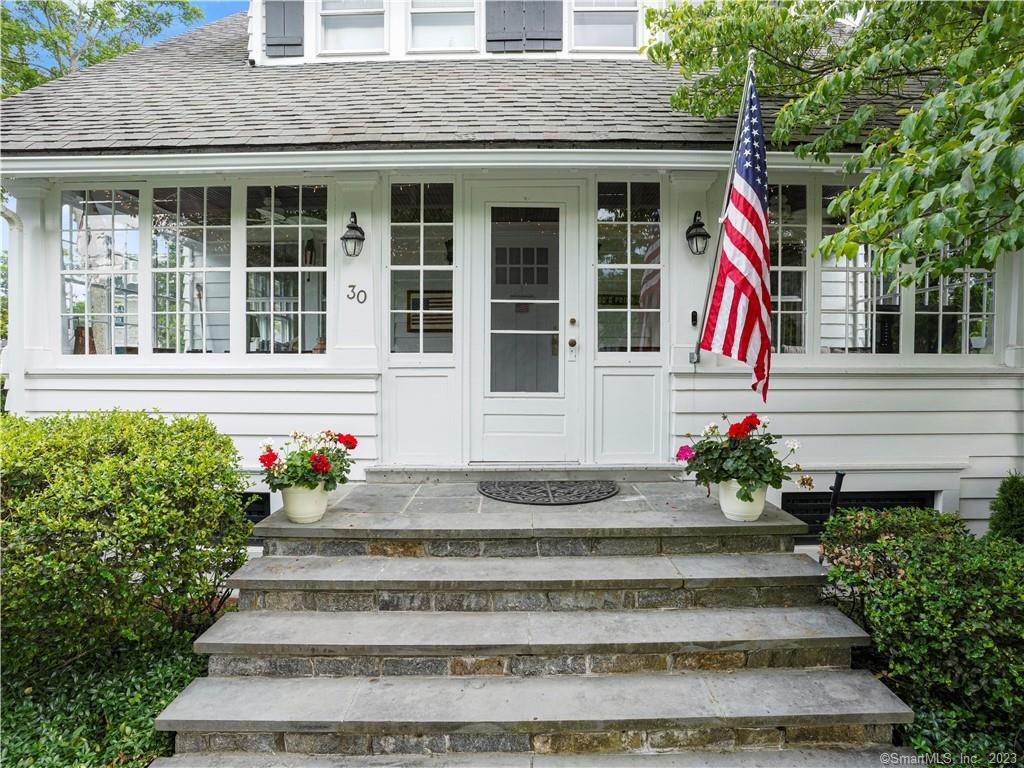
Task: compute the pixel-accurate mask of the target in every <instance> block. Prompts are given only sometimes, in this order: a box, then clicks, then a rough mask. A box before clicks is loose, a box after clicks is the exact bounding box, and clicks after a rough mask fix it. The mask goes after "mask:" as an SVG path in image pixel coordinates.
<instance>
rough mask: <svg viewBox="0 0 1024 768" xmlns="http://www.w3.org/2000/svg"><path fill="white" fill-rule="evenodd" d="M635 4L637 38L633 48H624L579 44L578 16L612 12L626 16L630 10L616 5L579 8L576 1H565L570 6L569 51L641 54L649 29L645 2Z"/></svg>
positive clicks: (637, 1) (568, 20)
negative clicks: (645, 33)
mask: <svg viewBox="0 0 1024 768" xmlns="http://www.w3.org/2000/svg"><path fill="white" fill-rule="evenodd" d="M634 3H635V5H636V7H635V9H633V12H634V14H635V15H636V27H635V29H636V33H635V36H634V38H633V45H632V46H628V45H626V46H623V45H580V44H579V43H577V42H576V14H578V13H584V14H585V13H598V12H604V13H607V12H610V11H615V12H618V13H623V14H625V13H626V12H627V11H629V10H630V9H629V8H623V7H621V6H614V5H599V6H593V7H591V6H584V7H579V8H578V7H577V6H576V0H565V4H566V6H568V14H567V15H568V18H567V20H566V26H567V31H568V37H569V41H570V45H569V46H567V47H568V50H569V51H570V52H577V51H578V52H582V53H588V52H594V51H598V52H609V53H639V49H640V45H641V40H642V38H643V34H644V31H645V30H646V28H647V25H646V24H645V23H644V13H643V12H644V2H643V0H634ZM563 37H565V35H563Z"/></svg>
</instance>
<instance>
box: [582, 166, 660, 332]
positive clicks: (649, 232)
mask: <svg viewBox="0 0 1024 768" xmlns="http://www.w3.org/2000/svg"><path fill="white" fill-rule="evenodd" d="M597 349H598V351H599V352H658V351H660V350H661V186H660V185H659V184H658V183H657V182H610V181H609V182H600V183H599V184H598V185H597Z"/></svg>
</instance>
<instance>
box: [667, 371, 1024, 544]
mask: <svg viewBox="0 0 1024 768" xmlns="http://www.w3.org/2000/svg"><path fill="white" fill-rule="evenodd" d="M747 385H748V377H747V376H746V375H738V374H736V373H733V372H717V373H716V372H714V371H706V370H705V371H702V372H700V373H698V374H696V375H694V374H692V373H677V374H674V375H673V377H672V397H671V411H672V412H671V426H672V434H673V438H674V442H673V444H674V445H677V444H679V443H680V442H682V441H683V440H684V436H685V434H686V433H687V432H691V433H699V432H700V431H701V430H702V429H703V427H704V425H705V424H707V423H709V422H712V421H718V420H719V419H720V418H721V415H722V414H723V413H730V414H732V415H735V416H737V417H739V416H742V415H743V414H744V413H746V412H749V411H756V412H757V413H758V414H761V415H762V416H763V417H766V418H768V419H769V420H770V421H771V428H772V431H773V432H776V433H778V434H781V435H784V436H785V437H787V438H793V439H796V440H799V441H800V443H801V449H800V452H799V455H798V459H799V460H800V461H801V462H803V463H804V464H807V465H809V466H811V467H813V470H814V471H812V474H813V475H814V476H815V478H816V481H817V483H818V486H819V488H824V487H827V485H828V483H827V480H828V477H829V474H830V472H831V471H832V470H834V469H845V470H847V471H848V472H849V473H850V474H848V476H847V482H846V484H845V485H844V488H846V489H847V490H890V491H893V490H920V491H935V492H936V493H937V494H939V496H938V497H937V500H938V501H939V502H940V503H941V504H942V506H943V508H947V509H959V511H960V514H961V515H962V516H963V517H964V519H965V520H966V521H967V523H968V526H969V527H970V528H971V529H972V530H974V531H976V532H979V533H980V532H983V531H984V530H985V527H986V523H985V521H986V520H987V519H988V517H989V504H990V503H991V500H992V498H993V497H994V496H995V493H996V489H997V488H998V486H999V482H1000V480H1002V478H1004V477H1005V476H1006V475H1007V474H1008V473H1009V472H1010V470H1012V469H1017V470H1021V469H1024V374H1022V373H1021V372H1007V373H987V372H977V373H974V374H971V373H969V372H964V371H950V372H949V373H948V374H947V373H943V372H941V371H939V372H935V371H932V372H928V373H926V374H922V373H921V372H915V371H912V370H907V371H898V370H897V371H891V372H886V373H879V372H877V371H876V372H870V373H869V372H858V371H852V372H851V371H836V372H834V373H828V372H821V371H813V372H809V373H808V374H807V375H801V374H798V373H788V372H787V373H786V374H784V375H781V376H778V377H777V378H776V379H774V380H773V381H772V390H771V395H770V397H769V403H768V405H765V404H764V403H762V402H761V400H760V398H759V397H757V396H756V395H755V394H754V393H752V392H750V391H749V390H748V388H747ZM822 481H826V482H822ZM943 495H945V498H944V500H943Z"/></svg>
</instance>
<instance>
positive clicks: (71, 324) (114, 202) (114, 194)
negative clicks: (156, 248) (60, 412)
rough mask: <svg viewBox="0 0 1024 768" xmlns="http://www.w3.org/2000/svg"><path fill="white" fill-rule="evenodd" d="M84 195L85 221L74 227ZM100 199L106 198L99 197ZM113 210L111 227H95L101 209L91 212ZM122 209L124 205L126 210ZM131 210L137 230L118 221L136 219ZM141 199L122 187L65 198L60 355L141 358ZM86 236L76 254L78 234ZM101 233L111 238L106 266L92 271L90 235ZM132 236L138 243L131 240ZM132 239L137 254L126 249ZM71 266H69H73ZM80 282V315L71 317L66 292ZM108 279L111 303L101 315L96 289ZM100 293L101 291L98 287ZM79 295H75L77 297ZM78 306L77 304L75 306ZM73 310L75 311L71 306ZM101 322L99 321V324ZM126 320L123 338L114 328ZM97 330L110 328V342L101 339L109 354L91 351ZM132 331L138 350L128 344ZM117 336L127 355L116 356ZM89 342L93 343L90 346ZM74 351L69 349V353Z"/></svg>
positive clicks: (66, 193) (89, 190)
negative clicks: (77, 262) (79, 337)
mask: <svg viewBox="0 0 1024 768" xmlns="http://www.w3.org/2000/svg"><path fill="white" fill-rule="evenodd" d="M77 195H80V196H81V197H80V203H81V218H80V219H79V220H78V223H77V225H76V226H71V225H72V222H73V216H74V214H73V211H72V208H73V207H74V202H73V201H74V200H75V196H77ZM100 195H102V197H100ZM130 200H134V204H133V205H130V204H129V202H128V201H130ZM103 204H107V205H109V214H108V215H109V218H110V222H109V225H108V226H95V227H94V226H92V224H91V222H92V221H94V218H99V212H98V209H97V210H96V212H93V209H94V208H95V207H96V206H97V205H103ZM122 205H123V206H125V207H124V209H122ZM132 207H133V208H134V225H133V226H118V222H119V220H120V219H121V217H122V216H127V217H128V219H129V221H130V220H131V219H132V218H133V216H132ZM140 207H141V196H140V192H139V189H137V188H136V189H127V188H125V189H119V188H103V189H98V188H84V189H75V190H65V191H63V192H62V193H61V252H60V254H59V257H60V270H59V271H60V291H61V296H60V326H61V335H62V342H61V351H62V354H70V355H107V354H130V355H133V354H138V353H139V316H140V307H139V275H140V259H141V253H142V243H141V210H140ZM79 232H83V233H84V234H85V243H86V250H85V253H84V254H81V253H78V252H77V248H78V246H79V244H80V243H79V242H78V237H77V236H76V235H77V233H79ZM93 232H95V233H97V234H99V233H102V234H103V235H104V236H107V237H108V248H109V251H108V258H107V263H106V264H105V265H100V266H93V265H91V264H90V262H91V261H92V260H93V258H94V257H93V254H92V252H91V248H90V246H91V245H92V242H93V240H92V234H91V233H93ZM132 233H134V238H132V237H130V235H131V234H132ZM132 240H134V243H135V246H134V254H132V253H130V251H129V250H128V245H129V244H130V243H131V242H132ZM120 243H123V244H124V250H123V251H122V252H121V253H118V247H119V244H120ZM76 254H77V255H78V256H79V257H81V258H82V262H81V264H80V265H79V266H77V267H76V266H75V265H74V263H75V256H76ZM119 257H120V261H121V264H122V268H120V269H117V268H115V265H116V264H117V262H118V258H119ZM132 262H134V268H130V267H129V265H130V264H131V263H132ZM69 263H70V264H71V266H69ZM78 279H80V280H81V286H82V299H81V301H82V311H81V312H73V311H68V310H69V307H68V296H69V293H68V287H69V286H73V285H75V284H76V281H77V280H78ZM102 279H105V280H106V283H107V285H108V286H109V287H108V288H107V298H106V303H107V307H108V308H109V311H98V310H97V309H96V308H95V307H94V306H93V302H94V299H93V296H92V293H93V287H94V286H95V285H102V284H101V283H99V282H98V280H102ZM133 279H134V285H135V291H134V296H135V312H129V311H128V308H129V306H130V303H131V299H130V297H131V295H132V291H131V285H132V280H133ZM118 282H120V284H121V288H120V291H121V294H120V295H118V293H117V291H118V288H117V285H118ZM100 290H103V289H102V288H100ZM75 293H76V291H72V292H71V295H72V296H73V295H74V294H75ZM120 302H123V305H124V306H123V309H122V311H120V312H118V311H117V306H118V304H119V303H120ZM75 303H76V304H77V302H75ZM72 308H73V307H72ZM97 318H99V320H98V322H97ZM119 318H120V319H122V320H123V322H122V323H121V325H120V327H121V328H123V330H122V331H121V333H120V334H117V333H116V329H117V328H118V327H119V326H118V324H117V320H118V319H119ZM79 320H80V321H81V323H82V325H81V326H79V325H78V324H77V321H79ZM96 326H99V327H100V328H103V327H106V329H107V330H106V337H105V339H103V340H104V341H106V342H107V343H108V345H109V350H108V351H106V352H99V351H92V347H93V346H95V345H96V342H97V339H96V338H95V336H94V335H93V330H94V328H95V327H96ZM78 327H82V328H83V334H82V346H81V351H76V347H77V339H76V338H75V336H76V330H75V329H76V328H78ZM132 328H134V330H135V344H134V347H133V346H132V345H130V344H129V343H128V342H129V340H130V337H129V332H130V330H131V329H132ZM117 335H120V336H121V340H122V341H123V342H124V343H123V344H121V345H120V346H121V347H122V348H123V351H121V352H118V351H117V347H118V344H117V343H116V342H117V341H118V339H117ZM90 342H91V343H90ZM69 347H70V349H69Z"/></svg>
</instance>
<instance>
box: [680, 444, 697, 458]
mask: <svg viewBox="0 0 1024 768" xmlns="http://www.w3.org/2000/svg"><path fill="white" fill-rule="evenodd" d="M693 457H694V452H693V448H691V447H690V446H688V445H681V446H679V450H678V451H676V461H689V460H690V459H692V458H693Z"/></svg>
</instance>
